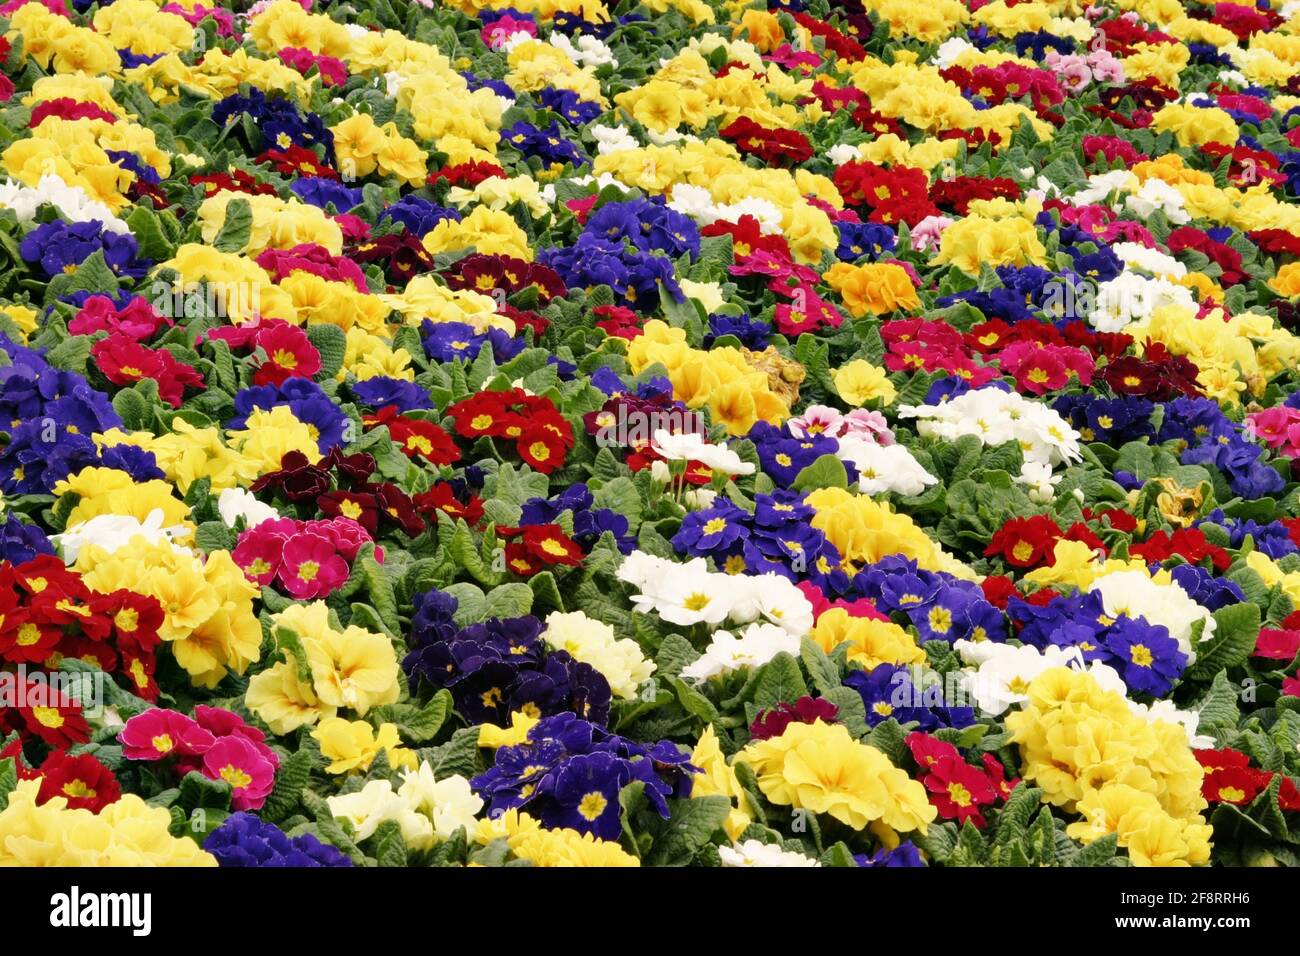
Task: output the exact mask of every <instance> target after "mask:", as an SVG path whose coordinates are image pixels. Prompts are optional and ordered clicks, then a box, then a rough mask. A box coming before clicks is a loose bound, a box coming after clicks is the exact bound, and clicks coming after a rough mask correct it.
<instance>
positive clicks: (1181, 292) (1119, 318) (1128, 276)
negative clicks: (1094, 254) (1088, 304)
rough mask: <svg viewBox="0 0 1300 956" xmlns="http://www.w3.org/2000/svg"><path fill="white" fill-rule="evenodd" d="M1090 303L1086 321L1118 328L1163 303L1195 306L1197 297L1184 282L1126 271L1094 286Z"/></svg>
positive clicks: (1104, 327)
mask: <svg viewBox="0 0 1300 956" xmlns="http://www.w3.org/2000/svg"><path fill="white" fill-rule="evenodd" d="M1180 265H1181V263H1180ZM1093 305H1094V308H1093V310H1092V311H1091V312H1090V313H1089V314H1088V324H1090V325H1091V326H1092V327H1093V328H1094V329H1096V330H1097V331H1099V332H1119V331H1121V330H1122V329H1123V328H1124V327H1125V326H1127V325H1128V324H1129V323H1130V322H1140V321H1142V320H1143V319H1146V318H1149V317H1150V316H1151V314H1152V313H1154V312H1155V311H1156V309H1159V308H1161V307H1162V306H1166V305H1178V306H1182V307H1183V308H1187V309H1190V310H1192V311H1193V312H1195V310H1196V300H1195V298H1193V296H1192V291H1191V290H1190V289H1188V288H1187V287H1186V286H1181V285H1176V284H1174V283H1173V282H1171V281H1169V279H1167V278H1165V277H1164V276H1157V277H1155V278H1149V277H1147V276H1144V275H1140V274H1138V273H1136V272H1127V271H1126V272H1121V273H1120V274H1119V275H1117V276H1116V277H1115V278H1113V279H1109V280H1107V281H1105V282H1103V283H1101V284H1100V285H1099V286H1097V295H1096V298H1095V300H1094V303H1093Z"/></svg>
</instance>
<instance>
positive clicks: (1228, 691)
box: [1197, 670, 1241, 733]
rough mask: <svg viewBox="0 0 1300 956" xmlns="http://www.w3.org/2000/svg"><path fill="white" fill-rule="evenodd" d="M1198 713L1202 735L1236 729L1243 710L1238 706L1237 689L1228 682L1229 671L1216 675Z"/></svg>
mask: <svg viewBox="0 0 1300 956" xmlns="http://www.w3.org/2000/svg"><path fill="white" fill-rule="evenodd" d="M1197 712H1198V714H1199V715H1200V719H1199V722H1198V724H1197V730H1199V731H1200V732H1201V733H1213V732H1214V731H1215V730H1235V729H1236V727H1237V722H1238V721H1239V720H1240V719H1241V710H1240V708H1239V707H1238V706H1237V689H1236V688H1235V687H1233V685H1232V683H1231V682H1230V681H1229V680H1228V672H1227V671H1222V670H1221V671H1219V673H1217V674H1215V675H1214V683H1213V684H1211V685H1210V690H1209V692H1208V693H1207V694H1206V695H1205V699H1204V700H1202V701H1201V705H1200V707H1198V708H1197Z"/></svg>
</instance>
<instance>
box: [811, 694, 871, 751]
mask: <svg viewBox="0 0 1300 956" xmlns="http://www.w3.org/2000/svg"><path fill="white" fill-rule="evenodd" d="M822 697H823V698H825V699H826V700H828V701H830V702H831V703H832V704H834V705H835V707H836V708H837V709H838V711H839V712H838V713H837V714H836V715H835V720H836V722H837V723H841V724H843V725H844V726H845V727H846V728H847V729H848V732H849V735H850V736H851V737H853V738H854V739H857V738H859V737H862V736H863V735H865V734H866V733H867V732H868V730H869V729H870V728H869V727H868V726H867V707H866V704H864V703H863V702H862V695H861V694H859V693H858V692H857V691H856V690H854V689H853V688H852V687H844V686H840V687H832V688H831V689H830V690H827V691H823V692H822Z"/></svg>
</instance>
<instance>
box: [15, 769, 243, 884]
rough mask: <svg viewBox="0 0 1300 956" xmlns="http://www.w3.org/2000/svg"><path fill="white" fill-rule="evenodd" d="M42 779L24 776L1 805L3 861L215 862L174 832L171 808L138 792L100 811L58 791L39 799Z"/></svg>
mask: <svg viewBox="0 0 1300 956" xmlns="http://www.w3.org/2000/svg"><path fill="white" fill-rule="evenodd" d="M40 790H41V784H40V781H39V780H20V781H18V785H17V786H16V787H15V789H14V790H13V792H12V793H10V794H9V803H8V806H6V807H5V809H4V810H0V866H78V867H80V866H85V867H102V866H216V865H217V861H216V858H215V857H213V856H212V855H211V854H210V853H206V852H204V851H203V850H202V849H200V848H199V845H198V844H197V843H196V842H195V841H193V840H191V839H189V838H187V837H174V836H172V835H171V833H170V827H171V814H170V813H168V812H167V810H165V809H164V808H162V807H151V806H149V805H148V804H146V803H145V802H144V801H143V800H141V799H140V798H139V797H138V796H136V795H135V794H134V793H127V794H123V795H122V797H121V798H120V799H119V800H116V801H115V802H113V803H110V804H109V805H108V806H106V807H104V809H103V810H101V811H100V812H99V813H92V812H91V811H90V810H80V809H78V810H69V809H68V808H67V807H68V801H67V800H66V799H65V798H63V797H58V796H56V797H53V798H51V799H49V800H47V801H45V802H44V803H40V804H38V803H37V798H38V796H39V794H40Z"/></svg>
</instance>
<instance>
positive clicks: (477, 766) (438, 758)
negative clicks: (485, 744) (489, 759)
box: [420, 727, 483, 780]
mask: <svg viewBox="0 0 1300 956" xmlns="http://www.w3.org/2000/svg"><path fill="white" fill-rule="evenodd" d="M420 758H421V759H422V760H427V761H428V762H429V766H431V767H432V768H433V776H434V779H435V780H443V779H445V778H446V777H450V776H452V775H454V774H458V775H460V776H462V777H473V776H475V775H476V774H478V773H481V772H482V770H483V761H482V758H481V757H480V756H479V752H478V727H462V728H461V729H460V730H458V731H456V732H455V733H454V734H452V735H451V740H449V741H447V742H446V743H445V744H443V745H442V746H441V747H430V748H427V749H424V750H421V751H420Z"/></svg>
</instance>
